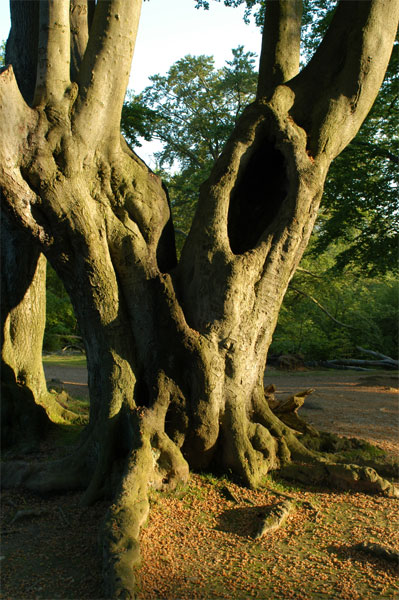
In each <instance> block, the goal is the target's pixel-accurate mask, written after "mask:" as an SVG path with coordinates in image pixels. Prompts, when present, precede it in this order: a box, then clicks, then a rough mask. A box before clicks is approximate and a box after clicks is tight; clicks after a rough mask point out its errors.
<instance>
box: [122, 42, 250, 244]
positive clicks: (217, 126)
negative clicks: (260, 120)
mask: <svg viewBox="0 0 399 600" xmlns="http://www.w3.org/2000/svg"><path fill="white" fill-rule="evenodd" d="M232 54H233V56H232V59H231V60H230V61H226V64H225V66H224V67H223V68H221V69H215V66H214V60H213V58H212V57H211V56H189V55H188V56H185V57H184V58H182V59H180V60H178V61H177V62H176V63H174V64H173V65H172V66H171V67H170V69H169V71H168V72H167V74H166V75H164V76H162V75H153V76H152V77H150V80H151V81H152V85H150V86H148V87H147V88H146V89H145V90H144V91H143V92H142V93H141V94H139V95H136V96H134V95H132V94H130V95H129V96H128V100H127V102H126V103H125V105H124V108H123V113H122V131H123V133H124V135H125V136H126V138H127V140H128V141H129V142H130V143H131V144H132V145H135V144H136V145H137V139H138V136H140V135H141V133H140V132H142V131H145V132H146V136H145V139H147V140H150V139H153V140H159V141H161V142H162V143H163V148H162V150H161V151H159V152H157V153H156V154H155V158H156V160H157V162H158V165H159V170H158V174H160V175H161V176H162V177H163V179H164V181H165V183H166V184H167V187H168V190H169V194H170V198H171V205H172V211H173V218H174V222H175V226H176V229H177V245H178V247H181V245H182V242H183V240H184V234H187V232H188V230H189V228H190V225H191V221H192V218H193V215H194V210H195V205H196V201H197V196H198V190H199V187H200V185H201V183H202V182H203V181H204V180H205V179H206V178H207V176H208V175H209V172H210V169H211V167H212V165H213V163H214V161H215V160H216V158H217V157H218V156H219V154H220V152H221V150H222V148H223V145H224V144H225V142H226V140H227V138H228V136H229V135H230V132H231V131H232V129H233V127H234V125H235V123H236V121H237V119H238V117H239V115H240V114H241V112H242V110H243V108H244V107H245V106H246V105H247V104H248V103H249V102H251V101H252V99H253V98H254V96H255V91H256V80H257V75H256V73H255V60H254V56H255V55H254V54H253V53H252V52H245V51H244V48H243V46H239V47H238V48H235V49H234V50H232ZM164 168H166V169H169V172H167V171H165V170H164ZM177 168H178V169H179V170H177ZM170 171H172V173H171V172H170Z"/></svg>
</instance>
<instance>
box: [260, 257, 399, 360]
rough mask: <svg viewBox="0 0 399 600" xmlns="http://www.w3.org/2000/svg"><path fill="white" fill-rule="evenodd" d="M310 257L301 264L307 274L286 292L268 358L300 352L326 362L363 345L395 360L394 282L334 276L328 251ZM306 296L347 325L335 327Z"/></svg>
mask: <svg viewBox="0 0 399 600" xmlns="http://www.w3.org/2000/svg"><path fill="white" fill-rule="evenodd" d="M336 251H338V250H336ZM311 253H312V252H310V256H309V255H308V256H307V257H306V258H305V259H304V260H303V262H302V263H301V264H302V265H303V268H305V269H306V270H305V271H301V270H299V271H298V272H297V273H296V275H295V277H294V279H293V281H292V282H291V284H290V287H289V288H288V291H287V294H286V297H285V299H284V302H283V305H282V308H281V311H280V315H279V320H278V324H277V327H276V331H275V334H274V338H273V343H272V346H271V348H270V354H278V353H280V352H281V353H283V354H286V353H301V354H303V356H304V357H305V358H307V359H309V360H326V359H333V358H338V357H339V358H345V357H354V356H357V355H358V354H359V353H358V351H357V350H356V346H363V347H365V348H370V349H372V350H375V351H380V352H382V353H384V354H388V355H390V356H392V357H396V356H397V355H398V335H397V322H398V318H399V314H398V301H397V299H398V294H399V283H398V281H397V280H396V278H395V277H393V276H392V275H385V276H384V277H381V276H380V277H379V278H364V277H362V278H359V277H358V276H356V275H355V274H353V273H350V272H345V273H335V274H333V273H332V272H331V268H330V267H331V265H333V264H334V262H335V256H334V254H333V253H332V251H330V252H329V253H326V254H325V255H323V256H321V257H319V258H318V259H315V258H314V257H312V256H311ZM310 273H314V275H311V274H310ZM300 292H304V294H302V293H300ZM310 296H311V297H313V298H315V299H317V300H318V301H319V303H320V304H321V305H322V306H323V308H324V309H326V310H327V312H328V313H329V314H330V315H331V316H332V317H334V318H335V319H336V320H337V321H339V322H341V323H342V324H344V325H347V326H346V327H345V326H342V325H339V324H338V323H336V322H334V321H333V320H332V319H331V318H330V317H329V316H328V315H327V314H326V313H325V312H323V311H322V310H321V309H320V307H319V306H317V305H316V304H315V303H314V302H313V301H312V300H311V298H310Z"/></svg>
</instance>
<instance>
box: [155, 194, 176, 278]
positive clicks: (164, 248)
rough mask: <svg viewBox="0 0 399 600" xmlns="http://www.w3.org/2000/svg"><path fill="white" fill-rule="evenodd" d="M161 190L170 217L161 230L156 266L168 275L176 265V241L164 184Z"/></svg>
mask: <svg viewBox="0 0 399 600" xmlns="http://www.w3.org/2000/svg"><path fill="white" fill-rule="evenodd" d="M162 189H163V191H164V192H165V194H166V199H167V201H168V206H169V214H170V217H169V220H168V222H167V223H166V225H165V227H164V228H163V231H162V234H161V237H160V239H159V242H158V246H157V264H158V268H159V270H160V271H161V273H169V272H170V271H171V270H172V269H174V268H175V267H176V265H177V254H176V240H175V229H174V225H173V219H172V210H171V206H170V200H169V194H168V190H167V188H166V186H165V184H162Z"/></svg>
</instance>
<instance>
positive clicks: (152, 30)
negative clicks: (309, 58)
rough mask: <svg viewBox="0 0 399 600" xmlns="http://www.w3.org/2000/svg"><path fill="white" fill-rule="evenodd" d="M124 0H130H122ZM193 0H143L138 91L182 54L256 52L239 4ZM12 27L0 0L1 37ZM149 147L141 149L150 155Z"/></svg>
mask: <svg viewBox="0 0 399 600" xmlns="http://www.w3.org/2000/svg"><path fill="white" fill-rule="evenodd" d="M125 1H128V0H125ZM195 4H196V0H150V1H149V2H144V3H143V8H142V16H141V21H140V27H139V32H138V37H137V42H136V49H135V55H134V58H133V63H132V71H131V77H130V85H129V87H130V88H133V89H134V91H135V92H139V91H141V90H142V89H143V88H144V87H145V86H146V85H148V83H149V81H148V76H149V75H153V74H155V73H161V74H162V73H165V72H166V71H167V70H168V68H169V67H170V66H171V64H172V63H174V62H175V61H176V60H178V59H179V58H182V57H183V56H185V55H186V54H192V55H198V54H208V55H213V56H214V57H215V61H216V66H222V65H223V64H224V62H225V60H230V58H231V49H232V48H236V47H237V46H238V45H240V44H243V45H244V47H245V49H246V50H247V51H248V50H251V51H252V52H256V53H257V54H258V55H259V52H260V44H261V35H260V31H259V28H257V27H255V25H254V24H252V23H251V24H250V25H246V24H245V23H244V21H243V8H242V7H240V8H227V7H225V6H224V5H223V2H220V3H219V2H216V1H212V2H210V10H209V11H204V10H196V9H195ZM9 28H10V18H9V8H8V0H0V40H4V39H6V38H7V35H8V31H9ZM152 151H153V148H152V147H148V146H147V145H146V148H144V147H143V148H142V149H140V155H143V158H144V159H145V160H147V161H149V162H150V163H151V164H152V166H153V162H152V160H151V159H150V154H151V152H152Z"/></svg>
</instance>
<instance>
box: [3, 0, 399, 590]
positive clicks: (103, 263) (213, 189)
mask: <svg viewBox="0 0 399 600" xmlns="http://www.w3.org/2000/svg"><path fill="white" fill-rule="evenodd" d="M13 4H14V6H16V5H19V3H18V2H14V3H13ZM25 4H27V5H29V6H31V7H32V6H33V7H36V9H37V8H38V7H39V5H40V11H39V12H38V13H37V15H39V13H40V28H39V40H38V49H39V52H40V57H41V59H40V60H39V61H37V62H38V65H37V67H38V69H37V81H36V88H35V93H34V96H33V98H34V100H33V102H30V100H28V98H27V96H26V95H24V96H22V95H21V90H20V89H19V87H18V85H17V81H18V79H20V78H19V77H18V74H17V81H16V79H15V77H14V73H13V70H12V67H7V68H5V69H3V70H2V72H1V73H0V113H1V120H0V164H1V165H2V167H3V168H2V170H1V171H0V186H1V192H2V201H3V203H4V209H5V210H6V211H7V214H8V218H10V219H12V220H13V222H15V223H17V224H18V226H19V228H20V229H21V231H24V233H25V235H28V236H29V237H30V238H33V239H35V242H36V243H37V244H38V246H39V247H40V248H41V250H42V251H43V253H44V254H45V256H46V257H47V258H48V260H50V262H51V264H52V266H53V267H54V268H55V270H56V271H57V273H58V274H59V276H60V277H61V279H62V280H63V282H64V285H65V287H66V289H67V291H68V294H69V296H70V298H71V300H72V303H73V305H74V309H75V313H76V316H77V319H78V323H79V327H80V330H81V332H82V335H83V338H84V342H85V347H86V353H87V361H88V369H89V389H90V402H91V406H90V422H89V425H88V427H87V429H86V432H85V435H84V437H83V439H82V440H81V444H80V446H79V447H78V448H77V449H76V451H75V453H74V454H73V455H72V456H71V457H70V458H68V459H63V460H62V461H61V462H60V461H58V462H57V463H53V464H51V463H46V465H40V464H37V463H36V464H25V463H18V464H15V463H13V464H10V465H5V467H4V468H3V472H2V474H3V478H4V480H5V484H8V485H16V484H19V485H25V486H27V487H29V488H31V489H35V490H39V491H48V490H51V489H58V490H59V489H71V488H73V487H84V488H86V492H85V495H84V501H85V502H92V501H94V500H96V499H97V498H98V497H100V496H102V495H105V494H113V496H114V503H113V504H112V506H111V508H110V511H109V514H108V517H107V519H106V523H105V529H104V536H103V543H104V545H103V549H104V573H105V580H106V584H107V587H108V593H109V595H110V596H111V597H123V598H131V597H132V596H134V593H135V592H134V585H135V584H134V577H133V573H132V568H133V566H134V565H136V564H137V562H138V559H139V552H138V535H139V530H140V527H141V525H142V523H143V522H144V520H145V518H146V515H147V512H148V499H147V492H148V488H149V487H150V486H154V487H165V486H167V487H173V486H175V485H176V484H177V483H178V482H179V481H182V480H183V481H184V480H186V479H187V477H188V472H189V467H192V468H196V469H205V468H215V469H219V470H224V471H226V470H227V471H229V472H232V473H233V475H234V476H236V477H237V478H238V479H239V480H240V481H241V482H243V483H245V484H247V485H250V486H253V487H255V486H258V485H259V484H260V483H261V481H262V477H263V476H264V475H265V474H266V473H267V472H268V471H269V470H271V469H275V468H278V467H283V466H284V467H285V469H286V472H287V473H288V474H291V475H292V474H293V470H294V471H295V469H296V468H297V467H296V466H295V469H293V468H292V462H291V461H292V460H293V459H295V460H296V461H298V462H299V463H300V466H299V467H298V468H299V475H300V476H301V477H305V478H308V479H311V478H312V477H316V479H317V481H319V482H320V481H323V482H326V481H329V482H334V483H335V484H341V483H342V484H343V485H347V486H348V487H352V488H355V489H359V490H365V489H367V490H372V491H380V492H381V491H382V492H384V493H387V494H390V495H394V494H396V493H397V492H396V491H395V489H394V488H393V486H392V485H390V484H389V483H388V482H386V481H384V480H381V479H380V478H379V477H378V475H377V474H376V473H375V472H374V471H372V470H370V469H369V470H367V469H363V470H362V469H359V468H357V467H356V468H355V467H352V468H348V469H346V470H345V469H343V468H342V467H337V465H334V464H332V463H331V462H329V461H328V460H327V459H326V458H325V457H323V456H320V455H317V453H315V452H311V451H309V450H307V449H306V448H305V447H304V446H303V445H302V443H301V442H300V439H299V437H298V436H297V435H296V434H295V432H294V431H293V430H292V429H290V428H289V427H287V426H286V425H284V424H283V423H282V421H280V420H279V419H278V417H276V416H275V415H274V414H273V413H272V412H271V410H270V408H269V405H268V402H267V400H266V399H265V395H264V390H263V371H264V366H265V362H266V355H267V350H268V348H269V345H270V342H271V337H272V334H273V331H274V328H275V324H276V320H277V316H278V312H279V309H280V306H281V302H282V299H283V296H284V294H285V291H286V289H287V286H288V283H289V281H290V278H291V277H292V276H293V274H294V272H295V269H296V267H297V265H298V262H299V260H300V258H301V256H302V254H303V251H304V249H305V247H306V244H307V242H308V240H309V236H310V234H311V230H312V228H313V225H314V221H315V218H316V214H317V210H318V206H319V202H320V198H321V195H322V191H323V185H324V180H325V177H326V174H327V171H328V167H329V165H330V163H331V161H332V160H333V159H334V158H335V156H336V155H337V154H338V153H339V152H340V151H341V150H342V149H343V148H344V147H345V145H346V144H347V143H349V141H350V140H351V139H352V138H353V137H354V135H355V134H356V132H357V130H358V128H359V127H360V125H361V123H362V121H363V119H364V118H365V116H366V114H367V112H368V110H369V109H370V107H371V104H372V102H373V100H374V98H375V96H376V94H377V91H378V88H379V86H380V84H381V82H382V79H383V75H384V71H385V69H386V65H387V63H388V60H389V55H390V51H391V47H392V42H393V39H394V35H395V31H396V23H397V13H398V8H399V6H398V4H397V2H395V0H393V1H391V0H371V1H370V2H361V1H359V2H357V1H353V2H340V3H339V6H338V8H337V11H336V14H335V16H334V19H333V22H332V25H331V28H330V30H329V32H328V33H327V36H326V38H325V40H324V42H323V43H322V44H321V46H320V48H319V50H318V51H317V52H316V53H315V56H314V58H313V59H312V61H311V62H310V63H309V65H308V66H307V67H306V68H305V69H303V70H302V72H301V73H300V74H297V73H298V68H299V67H298V65H299V38H300V23H301V3H300V2H299V1H297V0H292V1H291V0H290V2H287V1H286V0H281V1H280V0H274V1H273V2H270V3H268V10H267V11H266V20H265V27H264V44H263V47H262V56H261V66H260V74H259V86H258V95H257V100H256V101H255V102H254V103H253V104H252V105H250V106H249V107H247V109H245V111H244V113H243V114H242V116H241V118H240V119H239V122H238V124H237V126H236V128H235V130H234V132H233V133H232V135H231V138H230V140H229V141H228V143H227V144H226V147H225V149H224V151H223V153H222V155H221V156H220V158H219V159H218V161H217V162H216V164H215V166H214V168H213V170H212V173H211V176H210V178H209V179H208V181H207V182H205V184H203V186H202V188H201V192H200V198H199V203H198V208H197V211H196V215H195V218H194V222H193V225H192V227H191V230H190V233H189V236H188V238H187V241H186V244H185V246H184V248H183V252H182V256H181V259H180V260H179V262H178V263H177V261H176V256H175V248H174V232H173V226H172V222H171V214H170V207H169V203H168V198H167V194H166V191H165V189H164V187H163V186H162V182H161V181H160V179H159V178H158V177H157V176H156V175H155V174H154V173H152V172H151V171H150V170H149V169H148V168H147V167H146V165H145V164H144V163H143V162H142V161H141V160H140V159H139V158H138V157H137V156H136V155H135V154H134V153H133V152H132V151H131V150H130V149H129V148H128V147H127V145H126V143H125V142H124V141H123V140H122V139H121V138H120V131H119V127H120V112H121V108H122V103H123V98H124V94H125V89H126V85H127V81H128V76H129V69H130V61H131V56H132V53H133V47H134V39H135V35H136V31H137V26H138V21H139V13H140V5H141V2H140V1H139V0H131V1H129V2H127V1H126V0H107V1H106V0H104V1H102V2H97V4H96V6H95V10H94V16H92V10H91V9H93V8H94V4H93V2H91V1H90V0H87V1H86V2H83V1H82V3H81V4H79V5H78V4H77V3H76V1H75V0H74V1H73V2H71V3H70V2H69V0H57V1H56V2H53V1H49V2H48V3H46V2H44V1H43V2H40V3H36V2H32V3H29V2H28V3H24V6H25ZM20 6H22V3H21V4H20ZM77 8H79V10H76V9H77ZM70 9H71V13H70V12H69V10H70ZM80 9H81V10H80ZM395 11H396V16H394V13H395ZM22 12H23V11H22ZM388 13H389V14H391V15H392V16H391V18H390V19H387V18H386V14H388ZM71 25H72V27H71ZM11 37H12V36H11ZM71 48H72V58H73V61H72V62H73V65H72V68H71V64H70V58H71ZM342 48H345V53H344V54H342ZM337 56H339V57H340V58H339V60H337V59H336V57H337ZM370 57H372V59H370ZM315 82H316V83H315ZM20 87H21V86H20ZM309 462H311V463H313V464H312V468H313V471H312V472H310V471H309V466H308V464H307V463H309ZM290 463H291V464H290ZM287 469H288V470H287ZM290 469H291V470H290ZM312 473H313V474H312Z"/></svg>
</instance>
